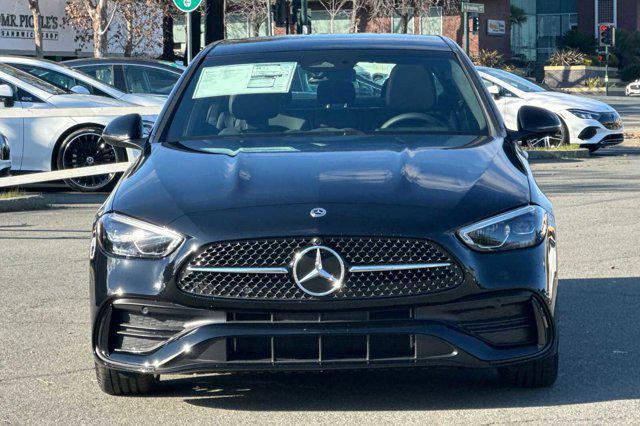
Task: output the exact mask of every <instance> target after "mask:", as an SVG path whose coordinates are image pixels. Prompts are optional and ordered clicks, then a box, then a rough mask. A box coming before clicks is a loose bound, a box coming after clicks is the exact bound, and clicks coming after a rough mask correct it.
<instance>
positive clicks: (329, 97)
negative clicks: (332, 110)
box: [317, 80, 356, 108]
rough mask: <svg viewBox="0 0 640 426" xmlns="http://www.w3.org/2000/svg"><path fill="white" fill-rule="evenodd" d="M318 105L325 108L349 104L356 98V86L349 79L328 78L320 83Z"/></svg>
mask: <svg viewBox="0 0 640 426" xmlns="http://www.w3.org/2000/svg"><path fill="white" fill-rule="evenodd" d="M317 96H318V98H317V101H318V105H320V106H321V107H323V108H327V107H330V106H331V105H340V106H342V107H344V106H349V105H352V104H353V103H354V101H355V100H356V88H355V87H354V85H353V83H352V82H351V81H348V80H327V81H321V82H320V83H319V84H318V94H317Z"/></svg>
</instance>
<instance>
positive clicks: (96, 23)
mask: <svg viewBox="0 0 640 426" xmlns="http://www.w3.org/2000/svg"><path fill="white" fill-rule="evenodd" d="M116 5H117V4H114V5H113V7H112V9H111V12H110V13H109V10H108V9H109V0H67V3H66V5H65V14H66V16H65V19H64V22H65V23H66V24H70V25H72V26H73V27H74V28H75V29H76V40H77V41H80V42H81V44H82V43H86V42H87V41H88V40H89V39H90V40H91V41H93V56H95V57H96V58H102V57H104V56H106V55H107V53H108V50H109V38H108V31H109V26H110V25H111V23H112V22H113V17H114V16H115V13H116V10H117V7H116Z"/></svg>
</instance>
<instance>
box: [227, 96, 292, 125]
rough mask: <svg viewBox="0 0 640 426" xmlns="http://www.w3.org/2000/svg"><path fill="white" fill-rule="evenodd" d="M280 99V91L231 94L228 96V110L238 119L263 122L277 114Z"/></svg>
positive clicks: (281, 97)
mask: <svg viewBox="0 0 640 426" xmlns="http://www.w3.org/2000/svg"><path fill="white" fill-rule="evenodd" d="M282 99H283V95H282V94H280V93H260V94H254V95H233V96H231V97H229V111H230V112H231V114H233V116H234V117H235V118H237V119H238V120H246V121H247V122H249V123H252V122H264V121H266V120H268V119H270V118H273V117H275V116H276V115H278V113H279V112H280V103H281V102H282Z"/></svg>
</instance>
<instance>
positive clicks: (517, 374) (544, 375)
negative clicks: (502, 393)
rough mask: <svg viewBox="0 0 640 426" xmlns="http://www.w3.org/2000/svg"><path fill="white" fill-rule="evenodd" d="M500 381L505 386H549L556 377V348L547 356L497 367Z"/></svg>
mask: <svg viewBox="0 0 640 426" xmlns="http://www.w3.org/2000/svg"><path fill="white" fill-rule="evenodd" d="M498 374H499V376H500V379H501V381H502V382H503V383H504V384H506V385H507V386H512V387H522V388H543V387H549V386H551V385H553V384H554V383H555V382H556V379H557V378H558V350H557V349H556V351H555V352H554V353H553V354H552V355H550V356H548V357H547V358H543V359H539V360H536V361H530V362H527V363H524V364H518V365H514V366H509V367H500V368H498Z"/></svg>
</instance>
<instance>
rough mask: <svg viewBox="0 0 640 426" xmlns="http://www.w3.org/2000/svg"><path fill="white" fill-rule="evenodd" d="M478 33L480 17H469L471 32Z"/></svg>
mask: <svg viewBox="0 0 640 426" xmlns="http://www.w3.org/2000/svg"><path fill="white" fill-rule="evenodd" d="M478 31H480V17H479V16H478V15H475V16H472V17H471V32H472V33H473V34H478Z"/></svg>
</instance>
